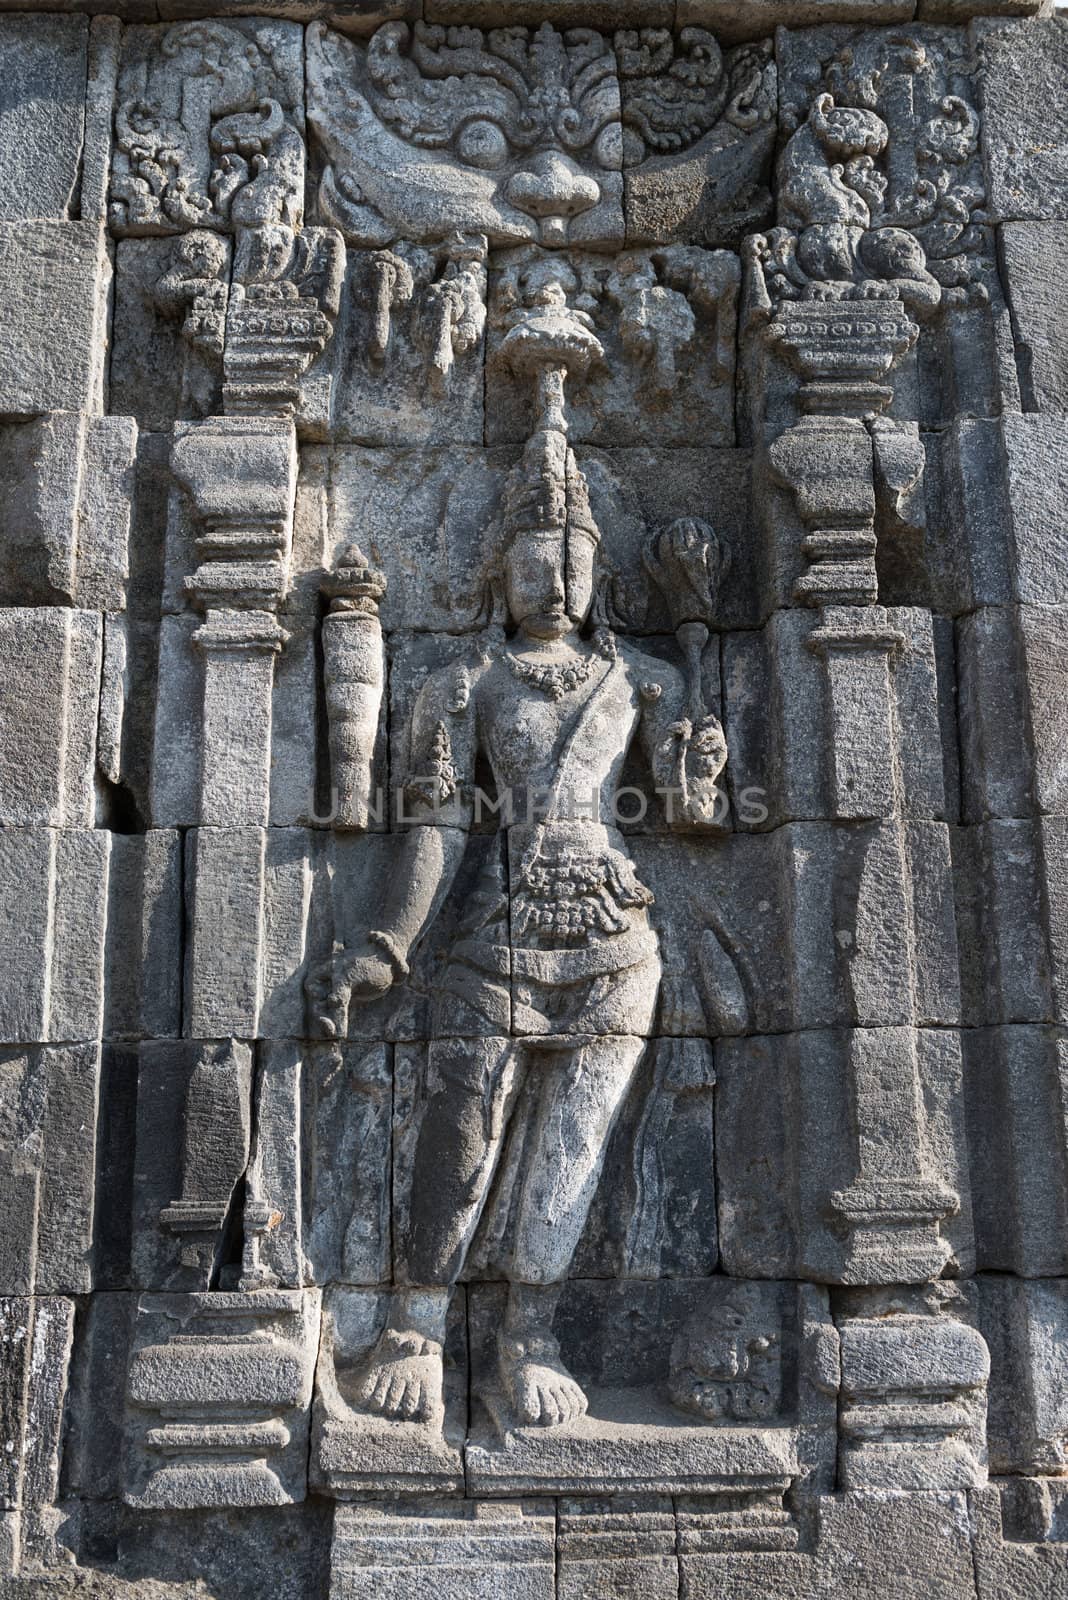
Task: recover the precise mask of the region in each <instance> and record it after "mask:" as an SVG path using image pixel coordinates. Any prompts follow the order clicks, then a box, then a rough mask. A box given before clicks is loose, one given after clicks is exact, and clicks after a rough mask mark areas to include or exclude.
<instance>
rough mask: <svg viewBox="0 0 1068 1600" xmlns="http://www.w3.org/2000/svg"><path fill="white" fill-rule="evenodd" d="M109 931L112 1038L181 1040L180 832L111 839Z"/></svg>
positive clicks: (108, 1027) (108, 1012)
mask: <svg viewBox="0 0 1068 1600" xmlns="http://www.w3.org/2000/svg"><path fill="white" fill-rule="evenodd" d="M108 930H109V937H108V944H107V972H106V985H107V998H106V1010H105V1023H104V1031H105V1033H106V1035H107V1036H108V1038H110V1039H141V1038H168V1037H172V1036H173V1035H175V1034H177V1033H178V1031H179V1029H180V1027H181V981H182V840H181V836H180V835H179V834H178V833H177V832H172V831H168V830H165V829H150V830H149V831H148V832H147V833H139V834H120V833H116V834H113V835H112V841H111V879H110V887H109V891H108Z"/></svg>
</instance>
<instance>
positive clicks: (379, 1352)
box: [356, 1328, 444, 1422]
mask: <svg viewBox="0 0 1068 1600" xmlns="http://www.w3.org/2000/svg"><path fill="white" fill-rule="evenodd" d="M356 1404H357V1406H359V1407H360V1409H361V1410H364V1411H374V1412H377V1413H378V1414H379V1415H380V1416H383V1417H393V1418H395V1419H396V1420H397V1421H398V1422H433V1421H436V1420H438V1419H440V1418H441V1416H442V1415H443V1404H444V1402H443V1399H442V1348H441V1343H440V1341H439V1340H437V1339H429V1338H426V1337H424V1335H423V1334H421V1333H416V1332H414V1331H409V1330H404V1331H402V1330H399V1329H397V1328H385V1329H383V1331H382V1335H381V1337H380V1338H379V1341H378V1343H377V1344H376V1345H375V1348H374V1350H373V1351H372V1352H371V1356H370V1358H369V1360H368V1363H367V1366H366V1367H365V1369H364V1371H363V1373H362V1374H361V1377H360V1380H359V1382H358V1384H357V1388H356Z"/></svg>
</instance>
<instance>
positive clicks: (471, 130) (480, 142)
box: [456, 118, 508, 167]
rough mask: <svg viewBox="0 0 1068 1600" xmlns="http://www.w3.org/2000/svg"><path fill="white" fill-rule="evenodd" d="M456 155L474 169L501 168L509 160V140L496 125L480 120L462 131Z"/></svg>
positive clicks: (471, 123)
mask: <svg viewBox="0 0 1068 1600" xmlns="http://www.w3.org/2000/svg"><path fill="white" fill-rule="evenodd" d="M456 153H457V155H458V156H459V157H460V160H461V161H466V162H467V163H468V165H469V166H472V167H499V166H502V165H503V164H504V162H505V161H506V160H507V159H508V140H507V139H506V138H505V137H504V134H503V133H502V132H501V130H500V128H498V127H497V125H496V123H494V122H487V121H486V120H485V118H479V119H478V120H477V121H475V122H469V123H468V124H467V126H466V128H462V129H461V130H460V136H459V138H458V139H457V141H456Z"/></svg>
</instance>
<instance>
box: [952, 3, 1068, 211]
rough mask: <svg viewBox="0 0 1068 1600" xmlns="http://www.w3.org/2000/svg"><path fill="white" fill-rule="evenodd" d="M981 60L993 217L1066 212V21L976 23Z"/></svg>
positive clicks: (985, 158)
mask: <svg viewBox="0 0 1068 1600" xmlns="http://www.w3.org/2000/svg"><path fill="white" fill-rule="evenodd" d="M974 32H975V35H976V36H977V39H978V42H979V46H980V50H981V53H982V60H983V80H982V81H983V121H982V132H981V139H982V148H983V165H984V167H985V169H986V181H987V192H988V200H989V209H990V214H991V216H992V218H993V219H994V221H996V222H1015V221H1019V220H1022V219H1025V218H1052V217H1056V218H1065V217H1068V96H1066V92H1065V82H1066V80H1068V25H1066V24H1065V21H1064V19H1063V18H1062V17H1045V18H1042V19H1040V20H1037V19H1036V20H1035V21H1034V22H1031V23H1029V24H1027V25H1026V26H1023V27H1021V26H1019V25H1017V26H1013V25H1011V24H1009V25H1005V24H1003V23H998V22H986V23H983V22H980V23H978V24H976V25H975V29H974Z"/></svg>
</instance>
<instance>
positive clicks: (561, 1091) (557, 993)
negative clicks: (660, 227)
mask: <svg viewBox="0 0 1068 1600" xmlns="http://www.w3.org/2000/svg"><path fill="white" fill-rule="evenodd" d="M587 321H588V319H586V318H584V317H583V315H582V314H581V313H579V314H577V315H576V314H575V313H574V312H572V311H570V310H569V309H568V308H567V306H566V302H564V301H563V297H562V296H561V295H558V294H554V293H550V294H547V295H545V296H543V297H541V299H540V301H539V303H538V305H537V306H536V308H534V309H532V310H530V311H524V313H523V315H521V317H520V318H519V320H517V321H515V322H514V323H513V326H512V329H511V331H510V333H509V335H508V337H507V338H506V340H505V342H504V344H503V345H502V353H503V354H504V356H505V358H507V359H510V360H511V361H512V362H513V363H514V364H515V365H517V366H518V368H519V369H520V370H521V371H522V372H523V373H524V374H525V376H526V377H527V378H528V380H530V381H531V382H532V384H533V386H534V388H535V392H536V394H537V402H536V403H537V405H538V408H539V411H540V416H539V419H538V420H539V426H538V427H537V428H536V430H535V432H534V433H533V434H532V436H531V437H530V439H529V440H528V442H527V444H526V446H525V448H524V452H523V458H522V461H521V462H520V464H519V465H518V466H517V467H516V468H515V469H513V471H512V473H511V474H510V475H509V478H508V481H507V484H506V487H505V492H504V496H503V504H502V507H501V513H500V527H499V534H498V542H497V549H496V552H495V559H494V564H493V567H492V570H491V572H490V574H489V575H488V597H489V613H488V619H487V621H488V631H487V633H486V635H485V642H484V644H483V646H482V648H481V650H480V652H479V653H478V654H477V655H476V656H474V657H473V658H472V660H471V662H470V664H469V665H457V666H454V667H450V668H448V669H447V670H445V671H444V672H442V673H440V674H438V675H435V676H431V677H430V678H429V679H428V680H427V682H426V683H425V684H424V686H423V689H422V690H421V692H420V695H419V700H418V703H417V705H416V709H415V713H414V717H413V722H412V744H413V757H412V765H413V769H414V772H415V775H414V776H413V777H412V778H410V779H409V782H408V786H407V792H406V799H407V801H408V803H409V806H410V808H411V819H412V821H413V822H414V826H413V827H412V829H411V831H410V832H409V834H408V835H407V838H406V841H405V851H404V859H403V861H402V863H401V864H400V866H399V869H398V874H397V878H396V880H395V883H396V887H395V890H394V893H393V895H392V897H391V904H390V905H389V906H387V908H386V912H385V915H384V917H383V919H382V926H380V927H375V928H370V929H368V930H367V931H366V933H365V936H364V940H363V942H362V943H360V944H357V945H355V946H354V947H350V948H344V949H342V950H341V951H339V952H337V953H335V954H334V955H332V956H331V958H330V960H329V961H328V962H327V964H326V965H325V967H323V968H321V969H320V970H318V971H316V972H315V973H313V974H312V975H311V976H310V977H309V980H308V992H309V1000H310V1003H311V1005H312V1008H313V1015H314V1016H315V1018H316V1019H317V1020H318V1022H319V1025H320V1026H321V1027H322V1028H323V1029H324V1030H325V1031H326V1033H327V1034H328V1035H342V1036H343V1035H344V1033H345V1031H346V1027H347V1016H348V1009H349V1006H350V1004H351V1003H352V1001H353V1000H356V1001H359V1000H367V999H372V998H374V997H376V996H377V995H379V994H381V993H383V992H384V991H385V990H387V989H388V988H389V987H390V985H391V984H392V983H394V982H396V981H398V980H400V979H403V978H405V977H406V976H407V974H408V972H409V964H410V958H411V953H412V949H413V946H414V945H415V944H416V942H417V941H418V939H419V937H420V936H421V934H422V933H423V931H424V928H425V926H426V924H427V922H428V921H429V920H430V918H431V917H432V916H433V912H434V910H435V908H436V906H437V904H439V903H440V900H441V897H442V895H443V893H444V892H445V890H446V889H447V887H448V885H449V882H450V880H451V879H452V877H453V876H454V874H455V872H456V870H457V867H458V865H459V862H460V859H461V856H462V853H463V849H464V844H465V841H466V836H467V831H468V829H469V827H470V824H471V818H472V798H471V790H472V785H473V782H474V771H475V762H476V757H477V755H478V753H479V750H480V749H481V750H483V751H484V752H485V754H486V756H487V757H488V760H489V762H490V763H491V766H492V769H493V773H494V777H495V779H496V783H497V786H498V791H499V792H501V793H506V794H507V795H508V796H509V797H512V796H515V795H518V794H519V793H520V792H521V791H523V790H529V788H530V785H531V783H532V782H533V781H534V779H535V775H538V776H539V777H540V780H541V782H542V783H543V784H544V786H545V789H546V797H545V798H546V803H545V813H544V820H543V821H540V822H536V823H533V824H530V825H528V826H524V825H522V824H519V823H515V824H513V825H512V826H511V827H510V828H509V830H508V834H507V846H508V860H507V864H506V872H507V887H505V886H504V880H502V876H501V868H500V864H499V863H497V862H491V863H490V864H489V866H488V869H487V872H486V874H485V876H484V878H483V880H482V882H481V883H480V885H479V888H478V889H477V891H476V893H475V895H474V897H473V899H472V901H471V903H470V907H469V910H468V913H467V915H466V917H465V919H464V923H463V924H462V926H461V929H460V934H459V938H458V940H457V942H456V944H455V945H454V946H453V950H452V953H451V955H450V958H449V962H448V965H447V966H446V968H445V971H444V973H443V974H442V976H441V978H440V979H439V986H438V1021H437V1024H436V1027H435V1037H434V1040H433V1042H432V1043H431V1046H430V1056H429V1063H428V1077H427V1099H426V1104H425V1106H424V1108H423V1121H422V1125H421V1129H420V1133H419V1137H418V1141H417V1144H416V1149H415V1154H414V1158H413V1169H412V1179H411V1198H410V1202H409V1206H410V1210H409V1238H408V1240H407V1244H406V1248H405V1252H404V1256H403V1275H402V1278H401V1285H402V1286H401V1287H399V1288H398V1289H397V1290H396V1291H395V1293H394V1296H393V1301H392V1304H391V1307H390V1310H389V1313H388V1316H387V1320H386V1323H385V1325H384V1327H383V1328H382V1330H381V1332H380V1334H379V1336H378V1339H377V1343H376V1344H375V1346H374V1349H373V1350H372V1351H371V1353H370V1354H369V1356H368V1358H367V1361H366V1365H365V1368H364V1370H363V1372H362V1374H361V1375H360V1378H359V1380H358V1382H357V1386H356V1404H357V1406H358V1408H359V1409H361V1410H363V1411H365V1412H375V1413H380V1414H382V1415H383V1416H385V1417H387V1418H394V1419H397V1420H398V1421H401V1422H420V1423H426V1424H429V1425H431V1426H433V1427H435V1428H437V1429H440V1428H441V1427H442V1426H443V1423H444V1391H443V1376H442V1363H443V1352H444V1343H445V1330H446V1317H447V1314H448V1306H449V1299H450V1291H451V1288H452V1286H453V1285H454V1284H455V1282H456V1279H457V1278H458V1276H459V1275H460V1274H461V1272H462V1271H463V1268H464V1266H465V1262H466V1258H467V1256H468V1252H469V1251H470V1250H471V1249H472V1247H473V1246H472V1241H473V1239H474V1236H475V1234H476V1230H478V1229H479V1227H480V1224H481V1226H482V1228H483V1239H484V1242H485V1240H487V1239H489V1240H492V1245H491V1254H492V1256H493V1258H494V1259H495V1260H496V1261H498V1262H499V1267H500V1270H501V1271H502V1272H503V1274H504V1276H505V1278H506V1280H507V1281H508V1282H509V1283H510V1284H511V1290H510V1296H509V1300H508V1305H507V1309H506V1313H505V1320H504V1323H503V1324H502V1327H501V1331H500V1335H499V1338H498V1346H497V1371H498V1377H499V1380H500V1383H501V1385H502V1391H503V1395H504V1404H505V1406H506V1407H507V1409H508V1413H509V1415H510V1416H511V1417H512V1419H513V1420H514V1424H515V1425H517V1426H521V1427H522V1426H528V1425H536V1426H537V1425H540V1426H544V1427H563V1426H569V1425H572V1424H574V1423H575V1422H576V1421H577V1420H578V1419H579V1417H581V1415H582V1414H583V1412H584V1411H585V1409H586V1398H585V1396H584V1394H583V1391H582V1390H581V1388H580V1387H579V1385H578V1384H577V1383H576V1382H575V1380H574V1379H573V1378H572V1377H571V1375H570V1374H569V1373H568V1372H567V1371H566V1369H565V1368H564V1366H563V1365H562V1363H561V1359H560V1355H559V1347H558V1344H557V1341H556V1339H555V1336H554V1335H553V1332H552V1319H553V1314H554V1311H555V1305H556V1300H557V1297H558V1293H559V1286H560V1283H561V1281H562V1280H563V1278H564V1277H565V1276H566V1273H567V1269H568V1266H569V1264H570V1260H571V1257H572V1255H573V1253H574V1250H575V1248H576V1246H577V1244H578V1241H579V1237H580V1235H581V1233H582V1229H583V1226H584V1224H585V1221H586V1215H587V1212H588V1209H589V1204H590V1200H591V1198H592V1191H593V1187H594V1185H595V1184H596V1180H597V1176H598V1173H599V1171H600V1167H601V1163H602V1161H603V1157H604V1151H605V1147H606V1144H607V1141H608V1138H609V1135H610V1132H611V1129H612V1126H613V1123H614V1121H615V1117H616V1113H617V1111H618V1109H619V1107H620V1105H621V1103H622V1100H623V1098H624V1096H625V1094H626V1092H627V1090H628V1087H629V1085H630V1083H631V1081H632V1079H633V1076H634V1073H635V1069H636V1067H637V1064H638V1060H639V1057H640V1055H641V1051H642V1048H643V1038H644V1035H645V1033H646V1032H647V1031H648V1029H649V1027H650V1026H651V1024H652V1020H653V1011H654V1006H655V1000H656V991H657V986H658V980H659V973H660V965H659V960H658V956H657V943H656V938H655V935H654V934H653V932H652V930H651V928H650V926H649V921H648V915H647V907H648V905H649V903H650V901H651V898H652V897H651V895H650V893H649V891H648V890H647V889H646V888H645V886H644V885H643V884H642V883H641V881H640V880H639V879H638V877H637V876H636V874H635V872H634V868H633V865H632V863H631V862H630V860H629V858H628V856H627V854H626V852H625V849H624V848H623V841H622V839H621V838H620V837H619V835H618V831H617V830H616V828H615V827H614V825H613V824H612V822H611V821H610V811H609V810H608V809H607V807H608V801H609V794H610V785H611V783H612V779H613V773H614V772H617V771H618V769H619V767H620V765H621V763H622V761H623V759H624V756H625V754H626V751H627V749H628V747H629V745H630V744H631V742H632V741H634V740H640V742H641V744H642V746H643V748H644V750H645V753H646V757H647V759H648V760H649V762H650V764H651V767H652V770H653V774H654V776H655V778H656V779H657V781H658V783H659V784H660V785H662V786H664V787H665V788H668V787H670V788H671V790H672V799H673V800H674V801H675V807H674V811H673V820H674V821H675V823H676V825H677V826H680V827H685V828H693V827H701V826H708V825H709V824H710V823H711V822H712V821H713V818H714V814H715V810H716V800H717V789H716V780H717V779H718V777H719V775H720V772H721V771H722V768H723V765H724V761H725V759H726V747H725V744H724V741H723V734H722V729H721V727H720V724H719V721H718V718H717V717H716V716H715V715H714V714H711V713H710V712H709V711H708V709H707V707H706V706H705V705H704V704H703V703H702V698H701V685H700V676H699V670H698V666H699V654H700V644H701V642H702V641H701V640H699V639H696V638H695V639H694V640H693V641H692V648H691V650H690V655H689V662H690V668H691V675H690V681H689V684H687V683H686V681H685V680H684V678H683V677H682V675H681V674H680V673H679V672H678V670H677V669H675V668H672V667H670V666H668V665H667V664H666V663H664V662H661V661H658V660H656V659H655V658H653V657H649V656H646V655H644V654H643V653H642V652H641V651H639V650H637V649H635V648H634V647H633V646H631V645H629V644H625V643H623V642H621V641H620V640H619V639H618V638H617V636H616V634H615V633H614V631H613V630H612V628H611V627H610V625H609V622H608V618H607V614H606V613H605V612H604V610H603V602H602V601H601V600H599V598H598V587H599V585H598V581H597V576H596V561H597V550H598V545H599V542H600V533H599V530H598V528H597V526H596V523H595V522H594V520H593V518H592V515H591V511H590V503H589V496H588V490H587V486H586V482H585V479H584V477H583V475H582V472H581V469H580V468H579V466H578V463H577V460H576V458H575V456H574V453H573V451H572V450H571V448H570V447H569V445H568V444H567V435H566V423H565V418H564V409H563V408H564V385H565V380H566V378H567V376H568V374H569V372H570V371H571V370H572V369H573V368H575V367H577V368H579V369H581V368H582V367H583V366H585V364H586V363H587V361H588V359H589V357H590V353H591V345H594V344H595V343H596V341H595V340H593V338H592V335H591V334H590V331H589V328H588V325H587ZM670 548H671V551H672V553H673V554H674V558H675V559H676V560H677V561H679V562H684V563H687V564H688V566H689V568H690V569H691V570H692V572H693V574H694V583H693V591H692V592H693V593H694V595H695V597H696V605H697V608H701V607H703V608H704V610H705V611H706V612H707V609H708V607H709V606H710V605H711V604H713V603H714V583H715V578H716V575H717V571H718V569H719V568H720V567H721V566H722V563H723V558H722V555H721V554H720V553H719V551H718V549H717V548H716V545H715V536H714V535H713V534H712V532H711V530H710V529H707V530H705V536H704V539H703V540H701V539H699V538H698V536H697V534H696V533H695V530H694V529H692V528H690V529H687V530H683V531H682V533H681V535H680V537H678V538H675V539H673V540H672V541H671V544H670ZM664 559H666V557H665V558H664ZM698 574H700V576H698ZM689 609H691V610H692V609H694V607H691V608H689ZM591 616H592V618H593V620H594V624H595V631H594V634H593V637H592V639H591V640H589V641H588V642H587V641H585V640H583V639H582V638H581V632H580V630H581V629H582V628H583V626H584V624H585V623H586V621H587V620H588V619H589V618H590V617H591ZM506 624H510V625H511V626H512V627H513V628H514V629H515V630H516V634H515V638H514V641H512V642H509V641H507V640H506V638H505V636H504V631H503V630H504V627H505V625H506ZM683 626H685V624H683ZM699 626H702V627H703V625H700V624H699ZM705 637H706V638H707V631H705ZM595 730H596V738H595V737H594V734H595ZM609 730H612V731H611V732H609ZM676 791H677V792H676ZM595 796H599V797H600V798H599V800H597V801H596V803H595V814H593V815H591V814H590V811H589V806H590V803H591V799H592V797H595ZM342 803H343V804H344V799H343V802H342ZM568 1128H572V1129H574V1132H575V1134H576V1135H577V1136H578V1139H579V1143H578V1145H576V1146H575V1148H574V1149H572V1148H571V1146H572V1143H573V1137H572V1136H569V1135H568V1134H567V1133H566V1130H567V1129H568ZM520 1129H522V1130H523V1131H522V1132H520V1131H519V1130H520ZM552 1130H558V1131H557V1132H555V1133H554V1132H553V1131H552ZM561 1140H562V1141H563V1142H562V1144H561V1143H560V1141H561ZM465 1152H467V1153H466V1154H465ZM472 1160H473V1162H474V1165H473V1166H471V1162H472ZM431 1174H433V1177H432V1176H431ZM550 1215H551V1216H552V1217H553V1218H554V1224H553V1227H552V1228H551V1230H547V1229H546V1226H545V1220H544V1219H545V1218H546V1217H547V1216H550Z"/></svg>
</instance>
